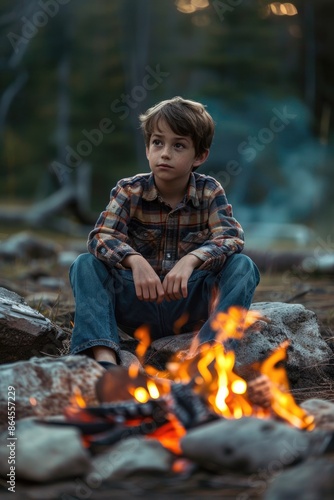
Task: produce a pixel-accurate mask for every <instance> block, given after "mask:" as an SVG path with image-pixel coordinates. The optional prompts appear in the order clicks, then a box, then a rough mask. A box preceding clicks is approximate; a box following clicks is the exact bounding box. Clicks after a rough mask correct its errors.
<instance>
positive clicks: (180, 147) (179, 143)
mask: <svg viewBox="0 0 334 500" xmlns="http://www.w3.org/2000/svg"><path fill="white" fill-rule="evenodd" d="M175 147H176V149H182V148H184V144H182V143H181V142H177V143H176V144H175Z"/></svg>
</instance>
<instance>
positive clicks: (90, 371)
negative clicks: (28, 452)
mask: <svg viewBox="0 0 334 500" xmlns="http://www.w3.org/2000/svg"><path fill="white" fill-rule="evenodd" d="M104 372H105V370H104V369H103V368H102V367H101V366H100V365H99V364H98V363H97V362H96V361H94V360H93V359H91V358H89V357H87V356H64V357H61V358H48V357H44V358H32V359H31V360H30V361H21V362H17V363H12V364H6V365H1V366H0V422H6V421H7V402H8V386H12V387H14V388H15V397H16V400H15V412H16V415H15V417H16V419H17V420H18V419H20V418H23V417H28V416H39V417H42V416H49V415H59V414H61V413H62V412H63V410H64V408H65V407H66V406H68V405H69V404H70V401H71V398H72V396H73V394H74V393H75V390H76V389H79V391H80V393H81V394H82V397H83V398H84V400H85V401H86V404H87V405H94V404H97V399H96V394H95V383H96V381H97V380H98V379H99V378H100V377H101V376H102V375H103V373H104Z"/></svg>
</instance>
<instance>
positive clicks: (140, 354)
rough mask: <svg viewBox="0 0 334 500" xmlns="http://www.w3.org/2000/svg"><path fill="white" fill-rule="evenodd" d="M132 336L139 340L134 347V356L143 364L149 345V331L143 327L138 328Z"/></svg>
mask: <svg viewBox="0 0 334 500" xmlns="http://www.w3.org/2000/svg"><path fill="white" fill-rule="evenodd" d="M133 335H134V337H135V338H136V339H137V340H139V343H138V345H137V347H136V356H137V358H138V359H139V361H140V362H143V360H144V356H145V354H146V351H147V349H148V348H149V346H150V344H151V336H150V330H149V328H148V327H147V326H145V325H144V326H140V327H139V328H137V330H136V331H135V332H134V334H133Z"/></svg>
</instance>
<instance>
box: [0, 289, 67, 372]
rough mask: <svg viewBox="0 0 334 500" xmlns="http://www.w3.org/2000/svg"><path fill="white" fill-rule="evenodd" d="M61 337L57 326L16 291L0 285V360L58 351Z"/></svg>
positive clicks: (12, 359) (61, 334)
mask: <svg viewBox="0 0 334 500" xmlns="http://www.w3.org/2000/svg"><path fill="white" fill-rule="evenodd" d="M64 339H65V335H64V334H63V332H62V330H61V329H60V327H58V326H57V325H55V324H54V323H52V322H51V321H50V320H49V319H48V318H45V317H44V316H43V315H42V314H40V313H39V312H38V311H36V310H35V309H33V308H32V307H30V306H29V305H28V304H27V303H26V302H25V300H24V299H23V298H22V297H20V296H19V295H17V294H16V293H14V292H11V291H9V290H6V289H5V288H0V363H10V362H13V361H17V360H22V359H29V358H30V357H32V356H38V355H40V356H41V355H43V354H42V353H44V354H45V353H48V354H53V355H57V354H59V349H61V347H62V341H63V340H64Z"/></svg>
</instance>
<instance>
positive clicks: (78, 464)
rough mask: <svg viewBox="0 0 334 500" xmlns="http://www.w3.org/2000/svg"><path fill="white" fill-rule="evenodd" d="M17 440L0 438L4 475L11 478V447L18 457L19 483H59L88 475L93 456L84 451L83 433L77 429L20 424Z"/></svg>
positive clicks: (0, 460)
mask: <svg viewBox="0 0 334 500" xmlns="http://www.w3.org/2000/svg"><path fill="white" fill-rule="evenodd" d="M16 437H17V440H11V439H7V435H5V434H3V435H2V436H1V437H0V443H1V446H0V475H1V476H4V477H6V474H8V470H9V465H8V456H9V452H10V448H9V447H8V443H10V444H11V447H12V453H13V456H15V476H16V479H17V480H28V481H37V482H46V481H56V480H59V479H63V478H68V477H78V476H82V475H84V474H87V473H88V472H89V470H90V469H91V461H90V455H89V453H88V451H87V450H86V449H85V448H84V447H83V444H82V438H81V434H80V431H78V430H77V429H75V428H73V427H57V426H49V425H48V426H46V425H43V424H39V423H35V422H33V421H20V422H18V425H17V429H16Z"/></svg>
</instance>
